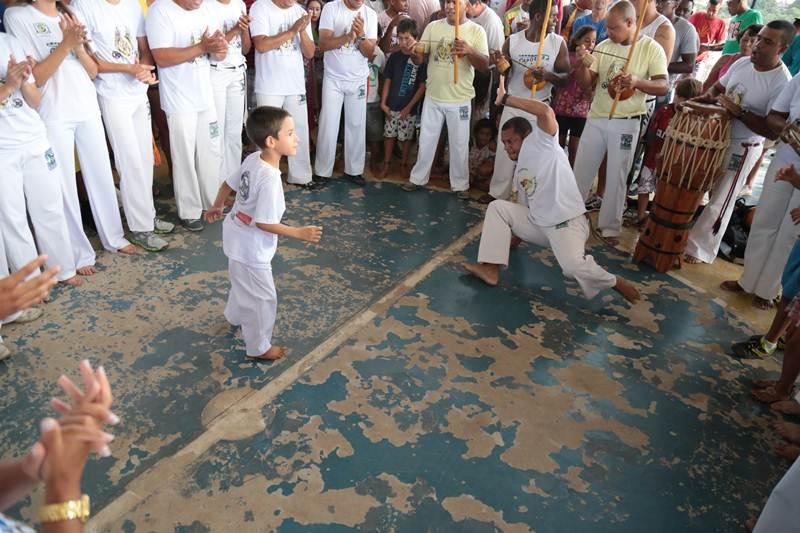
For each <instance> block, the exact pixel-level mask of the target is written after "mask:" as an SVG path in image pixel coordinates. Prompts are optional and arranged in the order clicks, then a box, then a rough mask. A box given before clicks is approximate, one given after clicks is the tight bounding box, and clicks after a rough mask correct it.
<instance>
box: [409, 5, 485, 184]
mask: <svg viewBox="0 0 800 533" xmlns="http://www.w3.org/2000/svg"><path fill="white" fill-rule="evenodd" d="M456 2H460V3H461V5H460V11H459V13H460V15H459V16H460V20H456ZM466 7H467V1H466V0H447V2H446V3H445V6H444V11H445V15H446V18H445V19H442V20H437V21H434V22H431V23H430V24H428V25H427V26H426V27H425V31H424V32H423V33H422V37H421V38H420V40H419V44H420V45H421V46H420V47H419V48H418V47H417V44H418V42H417V41H414V40H410V41H409V42H408V43H407V46H406V48H404V49H403V53H404V54H407V55H410V56H411V60H412V61H413V62H414V63H415V64H417V65H421V64H422V63H423V62H424V61H427V63H428V80H427V85H426V86H425V102H424V104H422V118H421V125H420V134H419V152H418V153H417V162H416V163H415V164H414V168H412V169H411V179H410V181H409V182H408V183H406V184H405V185H403V190H404V191H414V190H416V189H417V188H419V187H421V186H424V185H426V184H427V183H428V180H429V179H430V176H431V166H432V165H433V158H434V156H435V154H436V146H437V145H438V143H439V135H441V133H442V125H443V124H445V123H446V124H447V142H448V146H449V148H450V188H451V189H452V190H453V191H455V192H456V193H457V195H458V197H459V198H461V199H464V200H466V199H469V136H470V127H471V126H470V117H471V116H472V99H473V98H475V88H474V87H473V85H472V82H473V79H474V78H475V69H478V70H480V71H481V72H488V71H489V55H488V54H489V44H488V42H487V40H486V32H485V31H484V29H483V28H481V27H480V26H479V25H478V24H475V23H474V22H472V21H471V20H467V14H466V13H467V9H466ZM456 24H458V25H459V32H460V33H459V39H456V38H455V37H456ZM454 64H456V65H457V66H456V68H457V69H458V83H456V82H455V81H454V79H453V76H454V74H453V72H454V70H453V69H454V67H453V65H454Z"/></svg>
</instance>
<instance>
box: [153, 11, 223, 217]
mask: <svg viewBox="0 0 800 533" xmlns="http://www.w3.org/2000/svg"><path fill="white" fill-rule="evenodd" d="M145 27H146V29H147V40H148V42H149V43H150V49H151V52H152V54H153V58H154V59H155V61H156V65H158V74H159V77H160V78H161V85H160V89H159V94H160V97H161V108H162V109H163V110H164V112H165V113H166V115H167V125H168V126H169V144H170V152H171V153H172V167H173V168H172V178H173V182H174V185H175V203H177V204H178V216H179V217H180V219H181V224H183V227H184V228H186V229H187V230H189V231H202V230H203V222H202V220H201V218H200V217H201V216H202V214H203V210H204V209H208V208H209V207H210V206H211V204H213V203H214V196H215V194H216V191H217V188H218V187H219V184H220V180H221V178H220V164H221V163H220V161H221V160H222V148H221V144H220V143H221V139H220V131H221V130H220V125H219V122H218V119H217V112H216V108H215V106H214V95H213V91H212V88H211V67H210V65H209V57H210V58H211V60H213V61H214V62H219V61H223V60H224V59H225V56H226V55H227V53H228V41H227V40H226V39H225V35H224V34H223V33H222V31H221V30H220V25H219V22H218V21H217V20H216V19H215V17H214V14H213V13H212V11H211V9H210V8H209V7H208V5H207V4H206V3H205V2H203V0H165V1H163V2H156V3H154V4H153V5H152V6H150V10H149V11H148V12H147V19H146V21H145Z"/></svg>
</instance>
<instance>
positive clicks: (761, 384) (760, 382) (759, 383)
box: [751, 379, 778, 389]
mask: <svg viewBox="0 0 800 533" xmlns="http://www.w3.org/2000/svg"><path fill="white" fill-rule="evenodd" d="M777 384H778V380H776V379H754V380H753V381H752V382H751V385H753V388H754V389H767V388H769V387H774V386H775V385H777Z"/></svg>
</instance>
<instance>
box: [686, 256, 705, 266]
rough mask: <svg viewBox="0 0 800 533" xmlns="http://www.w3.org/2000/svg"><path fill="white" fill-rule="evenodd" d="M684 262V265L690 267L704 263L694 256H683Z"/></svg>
mask: <svg viewBox="0 0 800 533" xmlns="http://www.w3.org/2000/svg"><path fill="white" fill-rule="evenodd" d="M683 262H684V263H688V264H690V265H699V264H700V263H702V261H700V260H699V259H698V258H696V257H695V256H693V255H684V256H683Z"/></svg>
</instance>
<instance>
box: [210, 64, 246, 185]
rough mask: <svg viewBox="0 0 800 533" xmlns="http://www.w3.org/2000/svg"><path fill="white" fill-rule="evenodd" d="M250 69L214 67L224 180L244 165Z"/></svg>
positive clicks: (215, 101)
mask: <svg viewBox="0 0 800 533" xmlns="http://www.w3.org/2000/svg"><path fill="white" fill-rule="evenodd" d="M245 74H246V69H245V66H244V65H242V66H241V67H238V68H225V67H216V68H215V67H211V87H212V89H213V91H214V105H215V107H216V110H217V119H218V120H219V131H220V139H221V142H222V162H221V163H220V180H225V179H228V178H229V177H231V176H232V175H233V174H235V173H236V172H237V171H238V170H239V167H240V166H242V126H243V125H244V113H245V100H246V99H247V81H246V79H245Z"/></svg>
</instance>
